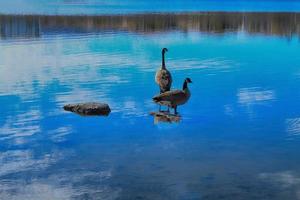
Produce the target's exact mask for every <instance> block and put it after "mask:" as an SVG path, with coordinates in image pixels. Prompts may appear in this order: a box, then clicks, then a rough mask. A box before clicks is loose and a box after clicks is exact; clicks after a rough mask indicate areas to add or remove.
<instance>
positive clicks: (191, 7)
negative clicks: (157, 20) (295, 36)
mask: <svg viewBox="0 0 300 200" xmlns="http://www.w3.org/2000/svg"><path fill="white" fill-rule="evenodd" d="M187 11H193V12H194V11H242V12H245V11H246V12H249V11H259V12H272V11H273V12H274V11H276V12H299V11H300V0H164V1H161V0H151V1H149V0H126V1H123V0H9V1H4V0H2V1H1V2H0V13H2V14H3V13H5V14H16V13H18V14H50V15H57V14H83V15H87V14H88V15H98V14H125V13H127V14H128V13H145V12H147V13H148V12H187Z"/></svg>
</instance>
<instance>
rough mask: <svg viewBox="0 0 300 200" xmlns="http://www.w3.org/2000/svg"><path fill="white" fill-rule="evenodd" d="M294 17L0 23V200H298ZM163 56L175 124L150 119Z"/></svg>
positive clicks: (299, 104)
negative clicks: (185, 88) (185, 92)
mask: <svg viewBox="0 0 300 200" xmlns="http://www.w3.org/2000/svg"><path fill="white" fill-rule="evenodd" d="M224 15H225V16H224ZM157 19H159V20H157ZM220 19H226V20H220ZM261 19H264V20H261ZM299 19H300V18H299V16H298V14H294V13H288V14H275V13H273V14H260V15H259V14H236V13H235V14H233V13H227V14H225V13H214V14H191V15H167V16H165V15H162V14H161V15H134V16H115V17H108V18H107V17H95V18H84V17H81V18H76V17H60V18H56V17H39V16H31V17H16V16H1V17H0V27H1V40H0V52H1V53H0V103H1V105H2V106H1V108H0V111H1V112H0V163H1V165H0V197H1V198H0V199H300V167H299V163H300V158H299V152H300V147H299V143H300V90H299V87H300V68H299V67H300V56H299V52H300V43H299V29H298V27H299V24H300V23H299ZM88 22H89V23H88ZM155 22H157V23H155ZM162 47H167V48H168V49H169V51H168V53H167V54H166V59H167V60H166V63H167V67H168V68H169V70H170V71H171V72H172V75H173V78H174V82H173V88H180V87H181V86H182V82H183V79H184V78H185V77H190V78H191V79H192V80H193V84H191V85H190V90H191V92H192V96H191V99H190V101H189V102H188V103H187V104H186V105H184V106H180V107H179V112H180V114H181V116H182V118H181V121H180V122H179V123H164V122H157V121H155V119H154V118H153V117H152V116H150V115H149V112H151V111H156V110H157V109H158V107H157V106H156V105H154V104H153V103H152V100H151V97H152V96H153V95H155V94H156V93H157V92H158V88H157V85H156V84H155V83H154V74H155V71H156V69H157V68H158V66H160V58H161V53H160V51H161V48H162ZM83 101H101V102H107V103H109V105H110V106H111V109H112V113H111V114H110V115H109V116H108V117H81V116H79V115H75V114H72V113H69V112H65V111H64V110H63V109H62V106H63V105H64V104H67V103H77V102H83Z"/></svg>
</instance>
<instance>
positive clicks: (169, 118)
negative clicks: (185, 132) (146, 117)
mask: <svg viewBox="0 0 300 200" xmlns="http://www.w3.org/2000/svg"><path fill="white" fill-rule="evenodd" d="M150 115H152V116H154V123H155V124H157V123H159V122H167V123H173V122H175V123H179V122H180V119H181V117H180V115H174V114H171V113H170V112H167V111H160V112H150Z"/></svg>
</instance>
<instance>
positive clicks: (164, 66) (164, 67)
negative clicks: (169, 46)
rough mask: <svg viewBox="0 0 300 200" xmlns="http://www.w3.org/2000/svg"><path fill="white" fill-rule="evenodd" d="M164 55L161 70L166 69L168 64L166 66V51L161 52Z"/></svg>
mask: <svg viewBox="0 0 300 200" xmlns="http://www.w3.org/2000/svg"><path fill="white" fill-rule="evenodd" d="M161 55H162V63H161V68H162V69H166V64H165V51H162V52H161Z"/></svg>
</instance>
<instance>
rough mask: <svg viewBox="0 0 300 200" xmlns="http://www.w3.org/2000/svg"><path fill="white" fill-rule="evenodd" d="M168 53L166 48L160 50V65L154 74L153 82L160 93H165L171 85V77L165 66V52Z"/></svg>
mask: <svg viewBox="0 0 300 200" xmlns="http://www.w3.org/2000/svg"><path fill="white" fill-rule="evenodd" d="M166 51H168V49H167V48H163V49H162V65H161V68H160V69H159V70H158V71H157V72H156V74H155V82H156V83H157V84H158V86H159V89H160V93H164V92H167V91H169V90H170V89H171V85H172V75H171V73H170V72H169V71H168V70H167V68H166V65H165V52H166Z"/></svg>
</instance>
